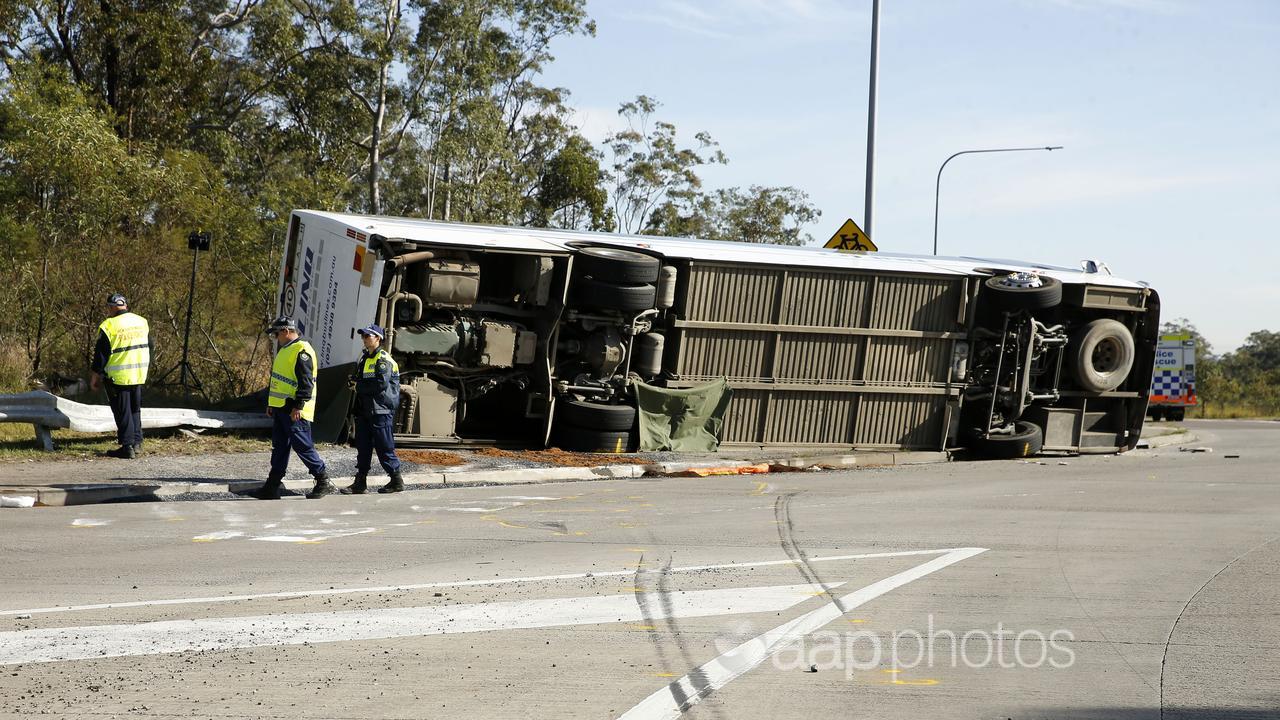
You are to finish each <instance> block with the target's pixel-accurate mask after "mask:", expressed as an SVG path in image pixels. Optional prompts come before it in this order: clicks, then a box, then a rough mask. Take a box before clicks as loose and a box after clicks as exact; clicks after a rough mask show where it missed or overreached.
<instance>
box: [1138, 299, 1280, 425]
mask: <svg viewBox="0 0 1280 720" xmlns="http://www.w3.org/2000/svg"><path fill="white" fill-rule="evenodd" d="M1160 332H1161V333H1162V334H1187V335H1190V336H1191V337H1192V339H1194V340H1195V341H1196V393H1197V395H1198V398H1199V400H1200V406H1199V409H1198V411H1197V412H1198V415H1199V416H1200V417H1259V416H1280V333H1277V332H1272V331H1269V330H1259V331H1257V332H1254V333H1250V335H1249V337H1248V338H1246V339H1245V342H1244V344H1243V345H1241V346H1240V347H1239V348H1237V349H1236V350H1235V351H1234V352H1230V353H1227V354H1225V355H1221V356H1219V355H1214V354H1213V348H1212V347H1211V346H1210V345H1209V342H1208V341H1207V340H1205V338H1204V336H1203V335H1202V334H1201V333H1200V331H1199V330H1197V329H1196V327H1195V325H1193V324H1192V323H1191V322H1190V321H1189V320H1187V319H1186V318H1176V319H1174V320H1171V321H1168V322H1165V323H1163V324H1162V325H1161V327H1160Z"/></svg>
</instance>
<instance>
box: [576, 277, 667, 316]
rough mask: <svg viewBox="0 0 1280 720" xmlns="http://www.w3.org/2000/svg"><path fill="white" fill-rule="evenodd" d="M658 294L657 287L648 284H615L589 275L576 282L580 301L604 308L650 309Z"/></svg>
mask: <svg viewBox="0 0 1280 720" xmlns="http://www.w3.org/2000/svg"><path fill="white" fill-rule="evenodd" d="M656 294H657V289H656V288H654V286H652V285H648V284H644V285H615V284H613V283H608V282H603V281H601V280H596V279H595V278H589V277H588V278H579V279H578V280H577V281H576V282H575V283H574V298H575V299H576V300H577V301H578V302H579V303H581V304H582V305H584V306H587V307H593V308H600V309H603V310H623V311H634V310H648V309H649V308H651V307H653V300H654V297H655V296H656Z"/></svg>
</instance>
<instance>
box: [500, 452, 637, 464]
mask: <svg viewBox="0 0 1280 720" xmlns="http://www.w3.org/2000/svg"><path fill="white" fill-rule="evenodd" d="M475 454H476V455H483V456H485V457H492V458H502V459H504V460H519V461H521V462H530V463H541V464H543V465H560V466H562V467H595V466H596V465H630V464H633V463H635V462H636V459H635V458H634V457H631V456H629V455H605V454H602V453H575V452H566V451H564V450H557V449H555V448H552V449H550V450H500V449H498V448H481V449H480V450H476V451H475Z"/></svg>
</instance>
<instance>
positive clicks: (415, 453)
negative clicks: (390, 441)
mask: <svg viewBox="0 0 1280 720" xmlns="http://www.w3.org/2000/svg"><path fill="white" fill-rule="evenodd" d="M396 455H397V456H399V458H400V459H401V460H408V461H409V462H411V463H413V464H414V465H440V466H443V467H453V466H455V465H462V464H464V463H466V462H467V461H466V460H465V459H464V458H463V457H462V456H461V455H459V454H457V453H451V452H444V451H443V450H396Z"/></svg>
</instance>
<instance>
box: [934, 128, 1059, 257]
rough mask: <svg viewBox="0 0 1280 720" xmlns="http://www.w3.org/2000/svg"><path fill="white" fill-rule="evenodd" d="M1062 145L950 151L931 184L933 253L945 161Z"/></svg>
mask: <svg viewBox="0 0 1280 720" xmlns="http://www.w3.org/2000/svg"><path fill="white" fill-rule="evenodd" d="M1062 147H1063V146H1062V145H1043V146H1040V147H1016V148H986V149H982V150H961V151H960V152H958V153H952V154H951V156H950V157H948V158H947V159H946V160H943V161H942V165H940V166H939V167H938V178H937V180H936V181H934V184H933V254H934V255H937V254H938V195H939V193H940V192H941V190H942V171H943V170H944V169H945V168H946V167H947V163H949V162H951V161H952V160H954V159H956V158H958V157H960V156H961V155H972V154H974V153H998V152H1023V151H1026V150H1051V151H1052V150H1061V149H1062Z"/></svg>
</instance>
